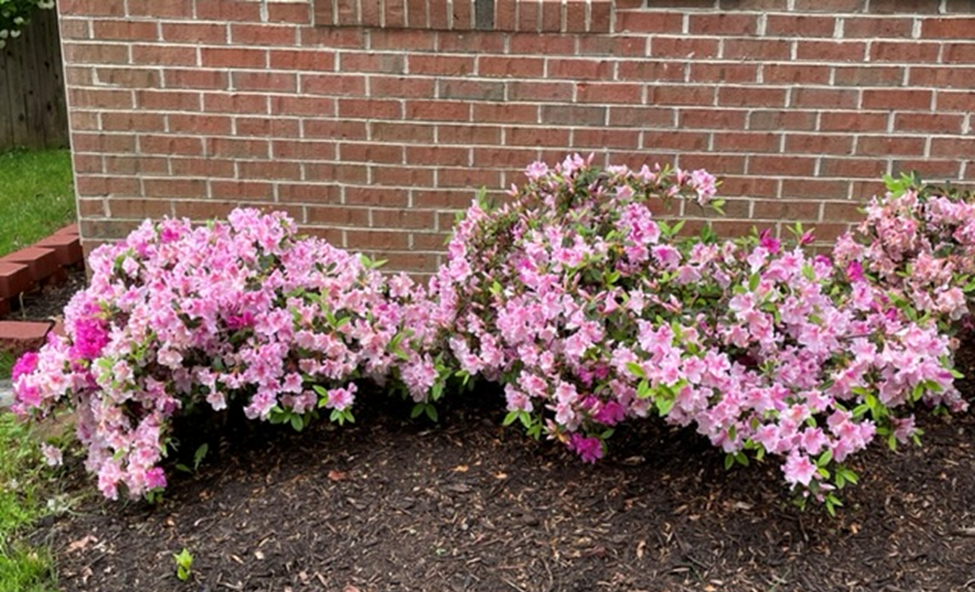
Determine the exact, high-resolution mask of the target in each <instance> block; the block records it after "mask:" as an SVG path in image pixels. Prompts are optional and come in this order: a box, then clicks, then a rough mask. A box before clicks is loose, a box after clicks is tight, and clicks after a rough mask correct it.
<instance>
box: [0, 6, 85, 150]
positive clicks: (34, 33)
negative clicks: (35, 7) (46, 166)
mask: <svg viewBox="0 0 975 592" xmlns="http://www.w3.org/2000/svg"><path fill="white" fill-rule="evenodd" d="M67 145H68V116H67V112H66V109H65V102H64V69H63V68H62V66H61V44H60V37H59V35H58V19H57V12H56V11H55V10H39V11H37V12H36V13H35V15H34V18H33V19H32V21H31V23H30V25H28V26H27V28H26V29H25V30H24V32H23V35H21V36H20V37H19V38H17V39H8V40H7V46H6V47H4V48H3V49H0V153H2V152H5V151H7V150H9V149H11V148H17V147H26V148H61V147H65V146H67Z"/></svg>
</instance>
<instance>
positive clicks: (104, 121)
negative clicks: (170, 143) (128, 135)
mask: <svg viewBox="0 0 975 592" xmlns="http://www.w3.org/2000/svg"><path fill="white" fill-rule="evenodd" d="M101 128H102V130H104V131H106V132H114V131H129V132H161V131H163V130H164V129H165V128H166V121H165V117H164V116H162V115H160V114H159V113H125V112H114V113H113V112H111V111H106V112H105V113H102V115H101Z"/></svg>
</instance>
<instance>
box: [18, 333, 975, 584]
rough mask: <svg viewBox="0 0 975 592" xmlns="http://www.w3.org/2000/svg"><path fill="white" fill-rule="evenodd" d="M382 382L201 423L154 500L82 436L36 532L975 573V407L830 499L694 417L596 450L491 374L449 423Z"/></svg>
mask: <svg viewBox="0 0 975 592" xmlns="http://www.w3.org/2000/svg"><path fill="white" fill-rule="evenodd" d="M972 350H973V348H971V347H968V348H967V349H966V350H965V351H966V354H965V356H964V357H965V359H964V360H962V361H963V362H964V365H966V366H972V364H971V363H970V361H969V360H971V355H970V353H969V352H971V351H972ZM964 388H965V390H966V391H967V392H969V393H973V392H975V388H973V387H972V385H971V384H970V383H966V384H965V385H964ZM367 397H368V398H370V399H371V400H373V401H383V404H372V405H362V406H361V407H360V408H359V409H361V410H360V411H358V416H357V418H356V423H355V424H354V425H352V426H348V425H347V426H345V427H343V428H338V427H334V426H331V425H326V424H325V423H324V422H321V423H319V424H316V425H313V426H312V427H311V428H309V429H306V431H305V432H303V433H301V434H295V433H294V432H291V431H290V430H287V429H276V428H273V427H271V426H265V425H260V426H255V425H253V424H252V423H250V422H245V421H243V420H241V419H240V418H236V417H230V418H223V421H224V422H225V424H224V425H221V426H215V425H208V426H194V427H193V428H191V429H189V430H188V431H185V432H183V433H182V434H180V435H179V436H180V438H181V441H182V442H183V445H182V447H181V454H183V455H184V456H185V457H187V458H185V459H184V462H186V461H187V460H189V459H190V458H192V453H193V450H195V449H196V446H197V445H198V444H199V443H200V442H202V441H205V440H204V436H205V435H207V434H210V435H212V436H213V437H214V438H216V437H217V436H216V434H220V437H221V440H219V441H218V440H211V441H210V448H211V453H210V454H209V455H208V456H207V458H206V459H205V461H204V463H203V465H202V466H201V467H200V468H199V470H198V471H197V472H196V473H195V474H192V475H187V474H184V473H180V472H176V471H172V470H170V481H171V483H170V487H169V489H168V490H167V492H166V497H165V499H164V501H163V502H162V503H160V504H158V505H156V506H150V505H147V504H145V503H144V502H141V501H138V502H116V503H112V502H104V501H102V500H101V499H99V498H98V496H97V494H94V493H92V489H91V478H90V477H89V476H87V475H84V472H83V469H82V468H81V467H80V461H79V459H78V458H72V459H71V460H70V461H69V467H68V469H67V470H66V479H67V480H68V481H69V482H70V485H69V487H70V488H71V491H73V492H74V493H76V494H79V493H80V494H82V495H83V500H84V501H83V502H82V503H81V504H80V507H76V508H75V510H74V511H73V512H72V513H69V514H63V515H61V516H60V517H58V518H55V519H49V520H48V521H46V522H45V523H44V524H42V525H41V527H40V528H39V529H38V530H37V531H36V532H35V533H34V535H33V537H32V538H33V540H34V542H39V543H47V544H50V545H52V547H53V550H54V554H55V557H56V560H57V564H58V575H59V586H60V588H61V589H62V590H63V592H74V591H92V592H94V591H97V592H132V591H140V592H152V591H157V590H158V591H163V590H165V591H194V592H217V591H221V590H233V591H255V592H256V591H274V592H289V591H290V592H304V591H343V592H371V591H387V590H389V591H395V590H404V591H405V590H417V591H419V590H424V591H425V590H429V591H437V592H453V591H458V592H459V591H466V590H469V591H489V592H496V591H504V590H511V591H515V592H529V591H531V592H534V591H542V590H552V591H576V590H578V591H610V590H619V591H624V590H625V591H630V592H636V591H641V590H643V591H682V590H703V591H708V592H710V591H717V590H732V591H751V590H763V591H769V590H777V591H783V590H797V591H799V590H801V591H804V592H814V591H819V590H823V591H827V590H828V591H831V592H832V591H836V590H883V591H889V592H895V591H920V590H932V591H933V590H939V591H947V590H952V591H954V590H959V591H961V590H975V447H973V444H975V415H973V414H972V413H966V414H962V415H959V416H955V417H945V416H932V415H930V414H924V413H922V414H921V421H920V423H921V427H922V428H923V429H924V430H925V435H924V438H923V444H924V445H923V448H918V447H915V446H908V447H901V448H899V449H898V450H897V451H896V452H892V451H890V450H888V449H886V448H883V447H880V446H876V447H874V448H872V449H871V450H870V451H868V452H867V453H865V454H862V455H859V456H858V457H857V458H856V459H855V463H854V465H853V468H854V469H856V470H858V471H859V472H860V474H861V483H860V485H859V486H857V487H853V488H852V489H847V490H844V491H843V492H842V493H843V499H844V501H845V502H846V506H844V507H843V508H840V509H839V511H838V514H837V516H836V517H835V518H831V517H829V516H828V515H827V514H826V512H825V511H823V510H821V509H818V508H815V507H813V508H810V509H808V510H806V511H800V510H799V509H797V508H796V507H794V506H793V505H791V504H790V503H789V502H788V493H787V491H785V488H784V486H783V482H782V480H781V473H780V472H779V470H778V469H777V468H776V467H775V466H773V465H774V463H765V464H764V465H760V466H752V467H750V468H747V469H734V470H731V471H725V470H724V468H723V456H722V455H721V454H720V453H719V452H718V451H717V450H714V449H713V448H712V447H711V446H710V445H709V444H708V443H707V442H706V441H704V440H703V439H701V438H700V437H698V436H696V435H695V434H694V433H693V432H691V431H688V430H676V429H669V428H666V427H663V426H659V425H657V422H649V421H648V422H644V423H643V424H640V425H634V426H628V427H625V428H623V429H621V430H620V431H619V432H618V433H617V434H616V436H614V437H613V439H612V440H611V445H612V449H611V456H610V457H609V458H608V459H605V460H604V461H602V462H600V463H598V464H596V465H586V464H583V463H582V462H580V461H579V460H578V459H576V458H575V457H573V456H571V455H570V454H568V453H566V452H565V451H564V449H563V447H562V446H560V445H558V444H556V443H552V442H545V441H542V442H535V441H533V440H530V439H528V438H526V437H525V436H523V435H522V434H521V433H520V432H519V431H518V430H516V429H513V428H502V427H500V419H501V417H502V416H503V410H502V409H501V407H500V401H503V397H501V396H499V395H498V394H497V393H496V392H492V391H491V390H490V389H489V388H484V389H481V390H479V391H478V392H477V393H476V394H475V395H465V396H464V398H465V399H464V404H463V405H458V404H455V405H454V406H453V407H452V408H451V407H448V408H445V409H442V410H441V420H440V423H439V424H432V423H429V422H427V421H425V420H417V421H404V420H403V419H402V418H404V417H408V416H409V407H408V406H407V405H406V404H405V403H402V402H400V401H396V400H393V399H388V398H386V397H385V396H384V395H382V394H379V393H372V394H362V395H361V396H360V400H363V399H365V398H367ZM387 401H388V403H386V402H387ZM366 407H368V409H367V408H366ZM184 547H185V548H187V549H188V550H189V551H190V552H191V553H192V554H193V555H194V557H195V561H194V563H193V566H192V576H191V578H190V579H189V581H188V582H185V583H183V582H180V581H179V580H178V579H177V578H176V566H175V562H174V560H173V554H174V553H177V552H179V551H180V550H181V549H182V548H184Z"/></svg>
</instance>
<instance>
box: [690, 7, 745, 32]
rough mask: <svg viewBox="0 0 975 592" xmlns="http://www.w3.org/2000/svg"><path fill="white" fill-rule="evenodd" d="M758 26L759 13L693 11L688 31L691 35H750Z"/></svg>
mask: <svg viewBox="0 0 975 592" xmlns="http://www.w3.org/2000/svg"><path fill="white" fill-rule="evenodd" d="M757 28H758V15H756V14H741V13H737V14H736V13H733V12H724V13H715V14H710V13H698V14H694V13H691V14H690V15H689V17H688V32H689V33H690V34H691V35H719V36H725V35H726V36H729V37H734V36H741V37H744V36H748V35H754V34H755V32H756V30H757Z"/></svg>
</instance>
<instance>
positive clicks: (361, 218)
mask: <svg viewBox="0 0 975 592" xmlns="http://www.w3.org/2000/svg"><path fill="white" fill-rule="evenodd" d="M306 211H307V212H308V214H307V223H308V224H327V225H329V226H352V227H354V228H363V227H365V226H368V225H369V210H368V209H365V208H350V207H347V206H344V205H343V206H320V205H316V206H309V207H308V208H306Z"/></svg>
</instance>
